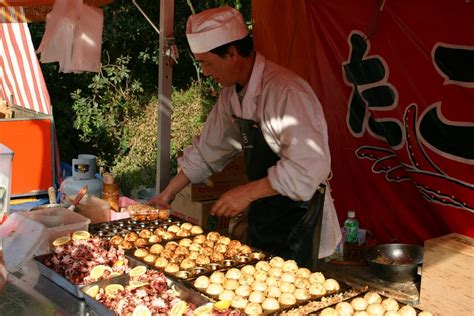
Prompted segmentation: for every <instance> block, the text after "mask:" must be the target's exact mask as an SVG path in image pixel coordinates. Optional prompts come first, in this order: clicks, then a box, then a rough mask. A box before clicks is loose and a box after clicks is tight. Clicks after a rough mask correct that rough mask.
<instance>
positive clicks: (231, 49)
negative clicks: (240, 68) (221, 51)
mask: <svg viewBox="0 0 474 316" xmlns="http://www.w3.org/2000/svg"><path fill="white" fill-rule="evenodd" d="M238 54H239V52H238V51H237V48H235V46H230V47H229V48H228V49H227V55H229V57H230V58H234V57H237V55H238Z"/></svg>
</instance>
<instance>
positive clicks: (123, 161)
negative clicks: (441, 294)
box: [112, 83, 217, 194]
mask: <svg viewBox="0 0 474 316" xmlns="http://www.w3.org/2000/svg"><path fill="white" fill-rule="evenodd" d="M216 96H217V92H216V91H214V90H213V88H212V87H209V86H206V85H198V84H197V83H194V84H192V85H191V87H190V88H189V89H186V90H177V89H174V90H173V95H172V99H173V113H172V115H171V120H172V122H171V127H172V128H171V147H170V156H171V163H172V173H176V158H177V156H178V154H179V153H180V152H181V151H182V150H183V149H184V148H185V147H186V146H188V145H190V144H191V140H192V137H193V136H194V135H197V134H199V131H200V130H201V128H202V125H203V123H204V121H205V120H206V117H207V115H208V113H209V111H210V110H211V108H212V106H213V105H214V103H215V101H216ZM157 108H158V101H157V99H156V98H153V99H152V100H151V101H150V102H149V103H148V104H147V105H146V106H145V108H144V111H141V113H139V114H138V115H136V116H134V117H133V118H131V119H129V120H127V121H126V122H125V126H124V128H125V130H126V131H127V137H126V138H127V140H128V146H129V151H128V152H127V153H126V154H124V155H120V156H117V159H116V160H115V166H114V167H113V168H112V171H113V173H114V174H115V175H116V176H117V178H118V180H119V183H120V188H121V189H122V191H123V192H124V193H125V194H129V193H130V191H131V190H132V189H133V188H135V187H138V186H140V185H144V186H146V187H151V186H154V185H155V178H156V158H157V153H156V150H157V143H156V142H157V137H156V135H157V124H156V115H157Z"/></svg>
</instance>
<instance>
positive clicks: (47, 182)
mask: <svg viewBox="0 0 474 316" xmlns="http://www.w3.org/2000/svg"><path fill="white" fill-rule="evenodd" d="M52 128H53V121H52V120H51V119H50V118H44V119H42V118H27V119H2V120H0V143H2V144H4V145H6V146H7V147H9V148H10V149H11V150H12V151H13V152H14V156H13V164H12V192H11V195H12V196H27V195H34V194H39V193H44V192H46V191H47V190H48V188H49V187H50V186H52V185H53V181H54V175H53V170H54V169H53V166H54V165H53V148H54V146H53V141H52V139H53V138H52V136H51V135H52Z"/></svg>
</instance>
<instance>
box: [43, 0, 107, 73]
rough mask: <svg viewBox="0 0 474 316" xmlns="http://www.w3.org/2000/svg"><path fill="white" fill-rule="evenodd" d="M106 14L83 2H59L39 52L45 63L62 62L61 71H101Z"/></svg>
mask: <svg viewBox="0 0 474 316" xmlns="http://www.w3.org/2000/svg"><path fill="white" fill-rule="evenodd" d="M102 31H103V13H102V10H101V9H99V8H95V7H91V6H88V5H85V4H84V3H83V2H82V0H56V1H55V4H54V7H53V10H52V11H51V12H50V13H49V14H48V15H47V18H46V30H45V33H44V35H43V39H42V40H41V44H40V46H39V48H38V49H37V52H38V53H41V58H40V61H41V62H42V63H49V62H56V61H57V62H59V66H60V67H59V71H61V72H65V73H67V72H74V73H80V72H83V71H92V72H99V70H100V55H101V48H102Z"/></svg>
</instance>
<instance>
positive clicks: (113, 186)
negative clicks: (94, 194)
mask: <svg viewBox="0 0 474 316" xmlns="http://www.w3.org/2000/svg"><path fill="white" fill-rule="evenodd" d="M103 179H104V183H103V187H102V199H103V200H105V201H107V202H109V204H110V207H111V208H112V209H113V210H114V211H116V212H118V211H120V206H119V199H120V188H119V185H118V183H116V182H115V178H114V176H113V175H112V174H111V173H104V175H103Z"/></svg>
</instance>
